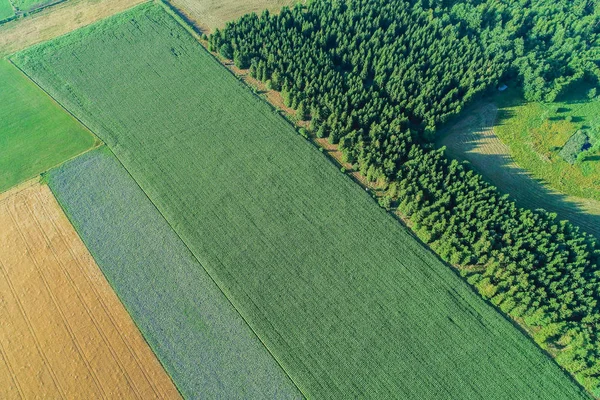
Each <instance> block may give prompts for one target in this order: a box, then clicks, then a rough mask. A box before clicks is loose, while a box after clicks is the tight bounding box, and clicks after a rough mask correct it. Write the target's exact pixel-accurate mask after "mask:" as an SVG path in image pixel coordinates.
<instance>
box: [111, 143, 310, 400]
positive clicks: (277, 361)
mask: <svg viewBox="0 0 600 400" xmlns="http://www.w3.org/2000/svg"><path fill="white" fill-rule="evenodd" d="M106 148H107V149H108V150H109V151H110V153H111V154H112V155H113V157H115V159H116V160H117V161H118V162H119V164H120V165H121V166H122V167H123V169H124V170H125V171H126V172H127V175H129V176H130V177H131V179H133V181H134V182H135V184H136V185H137V187H138V188H139V189H140V190H141V191H142V193H144V196H146V198H147V199H148V201H150V203H151V204H152V206H153V207H154V208H155V209H156V211H157V212H158V213H159V214H160V216H161V217H162V218H163V219H164V220H165V222H166V223H167V225H168V226H169V228H171V230H172V231H173V232H174V233H175V235H177V237H178V238H179V240H181V243H182V244H183V245H184V246H185V248H186V249H187V251H188V252H189V253H190V254H191V256H192V257H194V260H196V262H198V264H199V265H200V266H201V267H202V269H203V270H204V272H206V275H208V277H209V278H210V280H211V281H212V282H213V283H214V284H215V285H216V286H217V288H218V289H219V291H220V292H221V293H222V294H223V296H224V297H225V298H226V299H227V302H228V303H229V304H230V305H231V307H233V309H234V310H235V312H236V313H237V314H238V315H239V316H240V318H242V321H244V323H245V324H246V326H248V328H249V329H250V331H252V333H253V334H254V336H256V338H257V339H258V340H259V341H260V343H261V344H262V345H263V347H264V348H265V350H267V352H268V353H269V354H270V355H271V357H272V358H273V360H275V362H276V363H277V365H279V368H281V370H282V371H283V373H284V374H285V376H287V377H288V379H289V380H290V381H291V382H292V384H293V385H294V386H295V387H296V388H297V389H298V392H300V394H302V396H303V397H304V398H308V397H307V396H306V395H305V394H304V392H303V391H302V390H301V389H300V387H299V386H298V384H297V383H296V382H295V381H294V379H292V377H291V376H290V375H289V373H288V371H286V369H285V368H284V367H283V365H282V364H281V362H280V361H279V360H278V359H277V358H276V357H275V355H274V354H273V352H272V351H271V349H269V347H268V346H267V345H266V344H265V342H264V341H263V340H262V338H261V337H260V336H259V335H258V333H257V332H256V331H255V330H254V328H252V326H250V324H249V323H248V321H247V320H246V318H245V317H244V316H243V315H242V313H241V312H240V310H239V309H238V308H237V307H236V306H235V305H234V304H233V302H232V301H231V299H230V298H229V296H227V294H226V293H225V291H224V290H223V288H222V287H221V285H219V284H218V283H217V281H216V280H215V279H214V278H213V276H212V274H211V273H210V272H208V270H207V269H206V267H205V266H204V264H202V263H201V262H200V260H199V259H198V257H196V255H195V254H194V252H193V251H192V250H191V249H190V247H189V246H188V244H187V243H186V242H185V240H184V239H183V238H182V237H181V235H180V234H179V232H177V231H176V230H175V228H174V227H173V225H172V224H171V222H170V221H169V220H168V219H167V218H166V217H165V215H164V214H163V213H162V211H161V210H160V209H159V208H158V206H157V205H156V204H155V203H154V201H152V199H151V198H150V196H149V195H148V193H146V191H145V190H144V189H143V188H142V186H141V185H140V184H139V182H138V181H137V180H136V179H135V178H134V177H133V175H132V174H131V172H130V171H129V170H128V169H127V167H125V165H124V164H123V162H122V161H121V160H120V159H119V158H118V157H117V156H116V154H115V153H114V152H113V151H112V149H111V148H110V147H109V146H106Z"/></svg>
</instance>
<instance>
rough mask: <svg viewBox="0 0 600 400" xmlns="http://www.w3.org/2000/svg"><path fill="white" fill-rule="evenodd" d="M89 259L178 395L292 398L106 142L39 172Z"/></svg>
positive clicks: (261, 349) (292, 393)
mask: <svg viewBox="0 0 600 400" xmlns="http://www.w3.org/2000/svg"><path fill="white" fill-rule="evenodd" d="M47 177H48V182H49V185H50V187H51V189H52V191H53V192H54V193H55V195H56V198H57V199H58V201H59V203H60V204H61V205H62V206H63V207H64V209H65V212H66V213H67V215H68V216H69V219H70V220H71V221H73V224H74V226H76V227H77V230H78V232H79V234H80V235H81V237H82V239H83V240H84V242H85V243H86V245H87V247H88V248H89V250H90V252H91V253H92V255H93V256H94V259H95V260H96V262H97V263H98V266H99V267H100V268H101V269H102V272H104V274H105V276H106V277H107V279H108V281H109V282H110V284H111V286H112V287H113V288H114V290H115V292H116V293H117V295H118V296H119V298H120V299H121V301H122V302H123V304H124V305H125V306H126V307H127V309H128V310H129V312H130V314H131V316H132V318H133V319H134V320H135V321H136V324H137V325H138V326H139V328H140V330H141V331H142V333H143V334H144V337H145V338H146V340H147V341H148V343H150V346H151V347H152V349H153V350H154V352H155V353H156V355H157V357H158V358H159V359H160V361H161V363H162V364H163V365H164V366H165V369H166V370H167V372H168V373H169V375H170V376H171V377H172V378H173V381H174V382H175V384H176V385H177V387H178V388H179V390H180V392H181V393H182V394H183V395H184V396H185V397H186V398H201V399H216V398H224V399H239V398H245V399H275V398H276V399H284V398H300V397H301V396H300V393H299V392H298V391H297V389H296V388H295V387H294V385H293V384H292V382H291V381H290V380H289V378H288V377H287V376H286V375H285V373H284V372H283V370H282V369H281V368H280V367H279V365H277V363H276V362H275V360H274V359H273V357H272V356H271V355H270V354H269V352H268V351H267V349H265V347H264V346H263V344H262V343H261V342H260V340H258V338H257V337H256V335H255V334H254V333H253V332H252V331H251V330H250V328H249V327H248V325H247V324H246V323H245V322H244V320H243V319H242V317H240V315H239V314H238V313H237V311H236V310H235V309H234V308H233V307H232V305H231V304H230V303H229V301H228V300H227V298H226V297H225V296H224V295H223V293H221V291H220V290H219V288H218V287H217V285H215V283H214V282H213V281H212V280H211V279H210V277H209V276H208V274H207V273H206V271H205V270H204V268H202V266H201V265H200V263H198V260H196V258H194V256H193V255H192V254H191V253H190V251H189V250H188V249H187V248H186V247H185V245H184V244H183V242H182V241H181V239H180V238H179V237H178V236H177V234H176V233H175V232H174V231H173V229H172V228H171V227H170V226H169V224H168V223H167V221H165V219H164V218H163V217H162V215H160V213H159V212H158V210H157V209H156V207H154V205H153V204H152V202H150V200H149V199H148V198H147V197H146V195H145V194H144V192H143V191H142V190H141V189H140V188H139V186H138V185H137V184H136V182H135V181H134V180H133V179H132V178H131V176H129V174H128V173H127V171H125V169H124V168H123V166H122V165H121V164H120V163H119V161H118V160H117V159H116V158H115V156H114V155H112V153H111V152H110V151H109V150H108V149H107V148H106V147H103V148H100V149H98V150H94V151H91V152H89V153H87V154H84V155H82V156H81V157H78V158H76V159H74V160H72V161H70V162H68V163H65V164H63V165H62V166H60V167H59V168H56V169H54V170H52V171H50V172H49V173H48V175H47Z"/></svg>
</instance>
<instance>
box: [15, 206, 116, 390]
mask: <svg viewBox="0 0 600 400" xmlns="http://www.w3.org/2000/svg"><path fill="white" fill-rule="evenodd" d="M22 204H24V206H25V208H27V212H28V213H29V214H31V217H32V218H33V219H34V220H35V223H36V226H37V228H38V229H39V230H41V231H42V235H44V232H43V230H42V229H41V227H40V226H39V223H38V221H37V219H36V218H35V215H34V214H33V213H32V212H31V211H30V210H29V208H28V207H27V204H26V203H25V202H22ZM15 207H16V204H15ZM6 208H7V210H8V214H9V216H10V218H11V220H12V221H13V224H15V227H16V228H17V231H18V232H19V235H20V236H21V239H23V242H24V243H25V248H26V249H27V252H28V253H29V254H30V257H29V258H30V259H31V261H32V263H33V265H34V266H35V269H36V271H37V273H38V274H39V276H40V278H41V280H42V282H44V287H45V288H46V290H47V291H48V295H49V296H50V298H51V299H52V303H53V304H54V306H55V307H56V309H57V311H58V313H59V315H60V317H61V319H62V322H63V324H64V327H65V329H66V330H67V333H68V334H69V337H70V339H71V341H72V343H73V345H74V346H75V349H76V350H77V354H78V355H79V357H81V359H82V361H83V362H84V364H85V365H86V366H87V367H88V370H89V371H90V375H91V376H92V379H93V381H94V384H95V385H96V387H98V389H99V390H100V393H101V394H102V395H103V398H107V397H106V393H105V392H104V388H102V385H101V384H100V380H99V379H98V377H97V376H96V374H95V371H94V370H93V369H92V368H91V367H90V364H89V360H88V359H87V357H86V356H85V354H84V352H83V350H82V348H81V345H80V344H79V341H78V340H77V339H76V337H75V334H74V333H73V328H72V327H71V325H70V324H69V323H68V320H67V318H66V317H65V314H64V312H63V311H62V309H61V308H60V307H59V305H58V303H59V302H58V301H57V299H56V297H55V296H54V293H53V292H52V290H51V289H50V285H49V284H48V280H47V279H46V276H45V275H44V273H43V272H42V269H41V268H40V265H39V263H38V262H37V260H36V259H35V258H34V257H33V254H34V251H33V250H32V248H31V246H30V245H29V242H28V241H27V238H26V237H25V234H24V233H23V231H22V230H21V227H20V226H19V225H18V223H17V220H16V219H15V216H14V215H13V212H12V211H11V210H10V209H9V207H6ZM47 244H48V243H47ZM52 253H53V256H54V258H55V259H57V257H56V254H55V253H54V251H52ZM57 261H58V259H57Z"/></svg>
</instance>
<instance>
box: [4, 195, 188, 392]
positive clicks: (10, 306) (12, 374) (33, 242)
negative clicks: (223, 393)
mask: <svg viewBox="0 0 600 400" xmlns="http://www.w3.org/2000/svg"><path fill="white" fill-rule="evenodd" d="M0 226H2V229H0V243H1V246H0V319H1V320H2V324H0V356H1V357H0V398H3V399H9V398H19V397H21V398H26V399H32V398H72V399H74V398H79V399H91V398H139V399H149V398H156V399H158V398H161V399H168V398H171V399H172V398H178V397H179V394H178V392H177V390H176V389H175V386H174V385H173V383H172V382H171V380H170V378H169V377H168V376H167V374H166V373H165V371H164V369H163V368H162V366H161V365H160V363H159V362H158V360H157V359H156V357H155V356H154V354H153V353H152V351H151V350H150V348H149V347H148V345H147V343H146V342H145V341H144V339H143V337H142V335H141V334H140V332H139V331H138V329H137V327H136V326H135V324H134V323H133V321H132V320H131V317H130V316H129V314H128V313H127V311H126V310H125V308H124V307H123V305H122V304H121V303H120V302H119V299H118V298H117V296H116V295H115V293H114V292H113V291H112V289H111V288H110V286H109V284H108V282H107V281H106V279H105V278H104V276H103V275H102V273H101V272H100V270H99V269H98V267H97V265H96V263H95V262H94V260H93V259H92V257H91V256H90V254H89V253H88V251H87V249H86V248H85V246H84V245H83V243H82V242H81V240H80V239H79V237H78V236H77V234H76V233H75V230H74V229H73V228H72V226H71V224H70V223H69V221H68V220H67V218H66V217H65V215H64V214H63V213H62V211H61V209H60V207H59V206H58V204H57V203H56V201H55V200H54V197H53V196H52V193H51V192H50V190H49V189H48V187H47V186H41V185H39V184H37V183H34V184H31V185H29V186H27V187H25V188H20V190H18V191H11V192H10V193H5V194H4V195H2V198H1V199H0Z"/></svg>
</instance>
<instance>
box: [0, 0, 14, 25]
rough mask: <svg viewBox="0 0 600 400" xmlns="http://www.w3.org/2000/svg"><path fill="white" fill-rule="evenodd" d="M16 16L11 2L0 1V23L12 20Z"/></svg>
mask: <svg viewBox="0 0 600 400" xmlns="http://www.w3.org/2000/svg"><path fill="white" fill-rule="evenodd" d="M14 16H15V11H14V10H13V8H12V5H11V4H10V0H0V22H2V21H6V20H7V19H11V18H12V17H14Z"/></svg>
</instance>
